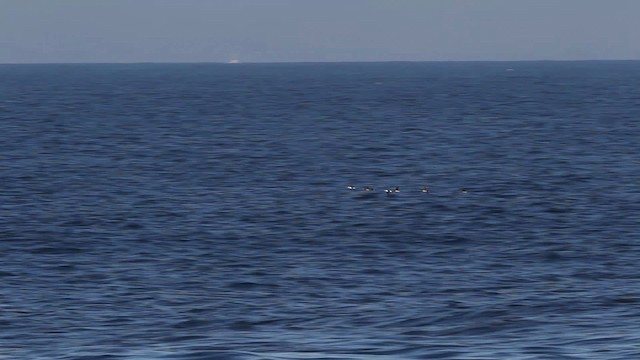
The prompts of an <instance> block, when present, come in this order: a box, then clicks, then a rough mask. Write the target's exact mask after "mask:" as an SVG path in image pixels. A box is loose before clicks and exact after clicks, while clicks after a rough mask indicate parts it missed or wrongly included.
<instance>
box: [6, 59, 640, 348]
mask: <svg viewBox="0 0 640 360" xmlns="http://www.w3.org/2000/svg"><path fill="white" fill-rule="evenodd" d="M638 84H640V62H531V63H528V62H518V63H500V62H496V63H369V64H356V63H354V64H238V65H226V64H225V65H223V64H219V65H212V64H209V65H207V64H192V65H186V64H184V65H154V64H139V65H2V66H0V183H1V187H0V359H2V360H5V359H68V360H71V359H73V360H80V359H85V360H86V359H153V360H156V359H157V360H204V359H228V360H258V359H269V360H294V359H307V360H321V359H322V360H326V359H358V360H377V359H487V360H489V359H518V360H525V359H633V358H640V345H639V344H640V267H638V264H639V263H640V223H639V220H638V214H639V213H640V145H639V144H640V123H639V122H640V87H639V86H638ZM347 186H355V187H356V188H357V189H356V190H349V189H348V188H347ZM365 186H372V187H373V188H374V191H371V192H367V191H364V190H363V188H364V187H365ZM396 186H398V187H399V188H400V192H399V193H392V194H385V192H384V189H386V188H388V189H393V188H395V187H396ZM425 186H427V187H429V189H430V192H429V193H422V192H420V189H421V188H422V187H425ZM462 189H466V190H467V191H466V193H464V192H463V191H461V190H462Z"/></svg>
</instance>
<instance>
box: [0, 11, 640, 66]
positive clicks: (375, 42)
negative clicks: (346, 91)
mask: <svg viewBox="0 0 640 360" xmlns="http://www.w3.org/2000/svg"><path fill="white" fill-rule="evenodd" d="M638 34H640V0H0V63H34V62H35V63H38V62H224V61H227V60H229V59H230V58H231V57H232V56H237V57H238V59H239V60H241V61H243V62H279V61H389V60H414V61H422V60H540V59H552V60H571V59H640V41H639V40H638Z"/></svg>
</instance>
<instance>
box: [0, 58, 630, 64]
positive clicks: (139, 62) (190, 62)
mask: <svg viewBox="0 0 640 360" xmlns="http://www.w3.org/2000/svg"><path fill="white" fill-rule="evenodd" d="M605 61H610V62H633V61H640V58H638V59H614V58H612V59H537V60H533V59H529V60H527V59H520V60H332V61H240V62H238V63H229V62H228V61H111V62H109V61H90V62H81V61H77V62H76V61H68V62H65V61H60V62H57V61H53V62H0V65H141V64H158V65H170V64H176V65H179V64H185V65H187V64H221V65H222V64H224V65H230V66H232V65H236V66H237V65H243V64H244V65H246V64H358V63H464V62H468V63H471V62H473V63H507V62H509V63H516V62H521V63H522V62H605Z"/></svg>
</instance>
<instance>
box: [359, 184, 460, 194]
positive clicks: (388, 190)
mask: <svg viewBox="0 0 640 360" xmlns="http://www.w3.org/2000/svg"><path fill="white" fill-rule="evenodd" d="M347 189H349V190H351V191H357V190H358V187H356V186H353V185H348V186H347ZM362 190H363V191H367V192H372V191H374V189H373V187H372V186H365V187H364V188H362ZM384 192H385V193H387V194H395V193H399V192H400V187H399V186H396V187H395V188H386V189H384ZM420 192H421V193H430V192H431V189H429V188H428V187H426V186H424V187H422V188H420ZM468 192H469V191H468V190H467V189H466V188H462V189H460V190H459V193H461V194H467V193H468Z"/></svg>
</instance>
